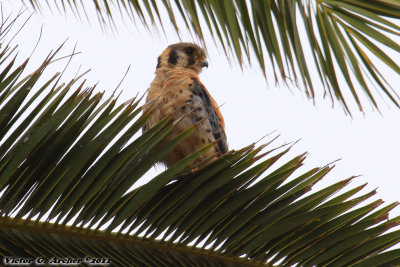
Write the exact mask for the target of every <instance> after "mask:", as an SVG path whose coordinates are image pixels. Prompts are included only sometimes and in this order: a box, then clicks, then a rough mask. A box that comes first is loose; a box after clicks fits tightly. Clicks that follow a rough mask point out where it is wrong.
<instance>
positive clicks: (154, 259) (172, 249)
mask: <svg viewBox="0 0 400 267" xmlns="http://www.w3.org/2000/svg"><path fill="white" fill-rule="evenodd" d="M10 24H11V25H7V24H4V25H3V28H6V27H7V26H12V24H13V22H11V23H10ZM5 33H6V32H4V31H3V32H0V40H4V38H5ZM9 50H10V48H9V47H8V46H7V45H4V46H2V51H1V52H0V57H2V63H1V66H0V101H1V103H2V105H1V108H0V114H1V116H0V123H1V125H2V128H1V132H0V134H1V143H0V144H1V145H0V192H1V195H0V215H1V216H0V255H1V256H2V257H3V258H5V260H6V258H7V257H10V256H20V257H44V258H46V259H47V260H49V261H50V260H52V259H53V258H56V259H57V258H58V259H61V258H65V257H70V258H74V259H81V260H82V261H87V260H89V258H108V259H109V260H110V261H111V263H113V264H114V265H121V266H163V265H170V266H171V265H182V266H191V265H196V266H197V265H206V266H210V265H211V266H226V265H232V266H261V265H266V266H269V265H272V264H277V263H279V264H280V265H282V266H291V265H293V264H300V265H301V266H314V265H318V266H319V265H333V266H350V265H356V266H368V264H372V265H373V266H377V265H379V264H397V263H398V262H399V261H400V254H399V253H398V250H388V251H386V252H382V251H384V250H386V249H387V248H389V247H391V246H393V245H395V244H397V243H399V242H400V232H399V230H397V231H388V230H390V229H392V228H394V227H395V226H397V225H398V224H399V223H400V218H399V217H395V218H392V219H390V220H386V219H387V218H388V216H389V211H390V210H392V209H393V208H394V207H395V206H396V205H397V203H393V204H389V205H386V206H385V207H380V206H381V205H382V203H383V201H381V200H377V201H372V202H368V203H366V204H361V203H362V202H364V201H368V200H369V199H370V197H372V196H373V195H375V193H376V192H375V191H372V192H368V193H364V194H362V195H361V196H355V195H356V194H357V193H358V192H360V191H361V190H362V189H363V187H364V185H363V186H359V187H355V188H352V189H350V190H347V191H345V190H344V188H345V187H346V186H348V184H349V183H350V181H351V180H352V179H354V177H351V178H349V179H345V180H343V181H340V182H337V183H335V184H333V185H331V186H328V187H326V188H322V189H320V190H319V191H313V192H312V191H311V190H312V187H313V186H314V185H315V184H317V183H318V182H319V181H321V179H323V178H324V176H325V175H326V174H327V173H328V172H329V171H330V170H331V169H332V167H333V166H331V165H329V166H324V167H320V168H314V169H312V170H310V171H307V172H304V173H299V172H300V170H299V168H300V167H301V166H302V164H303V161H304V160H305V154H301V155H298V156H296V157H294V158H293V159H291V160H289V161H287V162H283V163H280V161H282V157H284V156H285V155H287V153H288V151H289V150H290V147H289V148H285V147H286V146H281V147H275V148H274V147H273V144H272V141H271V142H269V143H268V144H264V145H259V146H257V145H256V144H252V145H250V146H248V147H245V148H243V149H240V150H237V151H230V152H229V153H227V154H226V155H224V156H223V157H220V158H219V159H218V160H216V161H214V162H213V163H211V164H209V165H208V166H206V167H204V168H202V169H198V170H191V171H188V170H187V169H186V167H187V166H188V165H189V164H190V163H191V162H193V161H195V160H196V159H197V158H198V157H200V156H201V154H202V153H203V152H204V151H206V150H207V149H208V148H209V146H210V145H209V146H206V147H204V148H203V149H202V150H200V151H198V152H195V153H193V154H192V155H190V156H189V157H187V158H185V159H183V160H181V161H180V162H178V163H177V164H176V165H174V166H172V167H170V168H169V169H167V170H165V171H163V172H161V173H160V174H158V175H157V176H156V177H153V178H152V179H150V181H148V182H147V183H146V184H144V185H142V186H140V187H137V186H136V187H134V188H133V189H132V185H134V184H135V182H136V181H138V180H139V179H140V178H141V177H143V175H144V174H145V173H146V172H147V171H148V170H149V169H150V168H152V166H153V165H154V164H155V163H156V162H158V161H159V160H160V159H161V158H163V156H164V155H165V154H166V153H168V152H169V151H171V149H173V148H174V147H175V146H176V145H177V144H179V143H180V142H181V141H182V140H184V139H185V138H186V137H187V136H188V135H189V134H190V133H191V132H192V131H193V129H194V127H196V125H194V126H192V127H190V128H188V129H187V130H185V131H183V132H182V133H181V134H180V135H178V136H177V137H176V138H175V139H174V140H172V141H170V142H169V143H166V144H163V146H159V144H160V142H162V140H163V139H164V137H165V136H166V135H168V134H169V133H170V132H171V131H172V130H173V129H174V127H175V125H174V124H173V123H171V121H170V118H165V119H164V120H162V121H161V122H159V123H158V125H156V126H155V127H153V128H152V129H150V130H148V131H147V132H146V133H145V134H143V135H140V136H138V135H137V133H138V131H139V130H140V129H141V127H142V126H143V125H144V123H145V122H146V120H147V119H148V118H149V114H142V112H141V111H142V108H141V106H140V105H139V104H138V103H139V101H140V99H137V98H134V99H132V100H131V101H128V102H126V103H122V104H117V99H116V97H115V96H114V95H112V96H111V97H110V98H108V99H105V100H102V97H103V94H102V93H95V91H94V88H91V87H88V88H86V89H85V88H84V82H80V77H78V78H76V79H73V80H72V81H70V82H69V83H67V84H60V83H59V82H60V81H59V79H57V77H58V75H54V76H52V77H51V78H50V79H49V80H47V81H45V82H44V83H43V84H40V83H41V82H39V78H40V77H42V74H43V72H44V71H45V69H46V67H47V66H48V65H49V64H50V62H51V61H52V60H53V59H54V58H55V56H56V55H57V53H58V52H59V49H58V50H56V51H55V52H54V53H50V54H49V56H48V57H47V58H46V59H45V60H44V62H43V64H42V65H41V66H39V68H38V69H37V70H36V71H34V72H33V73H32V74H30V75H28V76H26V77H25V78H22V77H23V73H24V69H25V66H26V62H24V63H23V64H22V65H21V66H15V60H14V59H12V58H11V54H12V53H9V54H7V51H9ZM211 145H212V144H211ZM369 266H371V265H369Z"/></svg>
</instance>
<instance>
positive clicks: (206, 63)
mask: <svg viewBox="0 0 400 267" xmlns="http://www.w3.org/2000/svg"><path fill="white" fill-rule="evenodd" d="M200 66H201V67H202V68H204V67H207V68H208V61H207V59H203V60H202V61H200Z"/></svg>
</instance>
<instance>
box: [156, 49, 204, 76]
mask: <svg viewBox="0 0 400 267" xmlns="http://www.w3.org/2000/svg"><path fill="white" fill-rule="evenodd" d="M163 67H164V68H165V67H166V68H188V69H192V70H195V71H196V72H197V73H200V72H201V70H202V68H203V67H208V62H207V60H206V53H205V51H204V49H203V48H201V47H200V46H198V45H197V44H193V43H177V44H172V45H170V46H168V47H167V49H165V50H164V51H163V52H162V54H161V55H160V56H159V57H158V62H157V69H158V68H163Z"/></svg>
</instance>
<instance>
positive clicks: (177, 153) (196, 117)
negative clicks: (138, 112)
mask: <svg viewBox="0 0 400 267" xmlns="http://www.w3.org/2000/svg"><path fill="white" fill-rule="evenodd" d="M203 67H208V62H207V60H206V56H205V52H204V50H203V49H202V48H201V47H199V46H198V45H196V44H193V43H177V44H173V45H170V46H168V47H167V48H166V49H165V50H164V51H163V52H162V54H161V55H160V56H159V57H158V61H157V67H156V71H155V74H156V76H155V78H154V80H153V82H152V83H151V84H150V88H149V89H148V95H147V99H146V104H145V105H144V112H147V111H149V110H151V109H152V108H154V110H152V112H151V117H150V118H149V120H148V121H147V122H146V124H145V125H144V127H143V132H146V131H147V130H148V129H150V128H151V127H153V126H155V125H156V124H157V123H158V122H160V120H162V119H163V118H165V116H168V115H169V116H171V117H172V119H173V120H174V121H175V122H179V123H178V124H177V125H176V126H175V128H174V130H173V133H172V134H171V135H169V136H168V137H167V138H166V140H165V142H168V141H170V140H172V139H173V138H174V137H176V136H177V135H179V134H180V133H182V132H183V131H184V130H186V129H188V128H189V127H190V126H192V125H194V124H196V127H195V130H194V131H193V133H192V134H191V135H189V136H188V137H187V138H186V139H185V140H184V141H183V142H181V143H180V144H179V145H178V146H177V147H176V148H175V149H174V150H172V151H171V152H170V153H169V154H167V155H166V156H165V157H164V158H163V159H162V162H163V163H164V164H165V165H166V166H167V167H169V166H171V165H173V164H175V163H176V162H178V161H179V160H181V159H183V158H185V157H187V156H189V155H190V154H192V153H194V152H196V151H198V150H199V149H201V148H203V147H204V146H206V145H207V144H209V143H213V144H214V145H213V147H212V148H211V149H209V150H208V151H207V152H206V153H205V154H203V155H202V158H201V159H200V160H198V161H196V162H195V163H194V164H192V165H191V166H189V167H192V168H193V167H196V166H198V165H201V164H204V163H207V162H211V161H212V160H213V159H215V158H217V157H219V156H221V155H223V154H225V153H226V152H228V144H227V140H226V134H225V124H224V120H223V118H222V115H221V112H220V111H219V108H218V105H217V103H216V102H215V101H214V99H213V98H212V96H211V95H210V93H209V92H208V91H207V89H206V88H205V87H204V85H203V84H202V83H201V82H200V79H199V73H200V72H201V70H202V68H203ZM155 107H156V108H155Z"/></svg>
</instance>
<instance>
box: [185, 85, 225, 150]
mask: <svg viewBox="0 0 400 267" xmlns="http://www.w3.org/2000/svg"><path fill="white" fill-rule="evenodd" d="M192 80H193V86H192V88H191V91H192V92H193V95H194V97H193V98H192V99H193V101H194V105H195V106H196V104H197V105H198V106H201V107H203V108H204V111H203V109H201V110H200V112H202V114H203V115H205V116H206V118H205V122H207V125H208V126H209V127H210V128H211V133H210V134H211V135H212V137H213V138H212V139H214V140H213V141H214V142H215V141H216V145H217V146H216V150H217V152H219V153H220V154H225V153H226V152H228V143H227V139H226V134H225V123H224V119H223V117H222V114H221V112H220V110H219V108H218V105H217V103H216V102H215V100H214V99H213V98H212V96H211V95H210V94H209V92H208V91H207V89H206V88H205V86H204V85H203V84H202V83H201V82H200V81H199V80H198V79H196V78H192ZM193 116H194V117H195V120H197V119H196V110H195V112H194V114H193ZM193 116H192V117H193ZM198 118H199V117H198ZM200 118H202V116H201V117H200ZM207 125H206V126H205V127H207ZM207 129H209V128H207ZM207 129H205V131H206V132H207Z"/></svg>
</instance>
